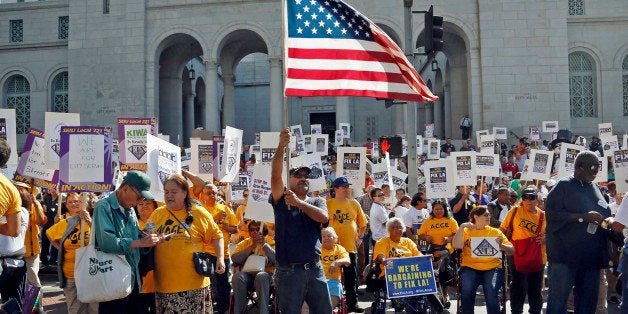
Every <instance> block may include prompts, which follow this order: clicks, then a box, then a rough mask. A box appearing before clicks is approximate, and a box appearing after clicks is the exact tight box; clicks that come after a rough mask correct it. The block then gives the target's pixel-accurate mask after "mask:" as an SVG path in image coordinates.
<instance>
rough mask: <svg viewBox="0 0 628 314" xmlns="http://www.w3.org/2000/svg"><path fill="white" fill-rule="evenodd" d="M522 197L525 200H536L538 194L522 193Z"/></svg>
mask: <svg viewBox="0 0 628 314" xmlns="http://www.w3.org/2000/svg"><path fill="white" fill-rule="evenodd" d="M521 199H522V200H524V201H534V200H535V199H536V195H522V196H521Z"/></svg>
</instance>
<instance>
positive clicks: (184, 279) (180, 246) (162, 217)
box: [150, 205, 223, 293]
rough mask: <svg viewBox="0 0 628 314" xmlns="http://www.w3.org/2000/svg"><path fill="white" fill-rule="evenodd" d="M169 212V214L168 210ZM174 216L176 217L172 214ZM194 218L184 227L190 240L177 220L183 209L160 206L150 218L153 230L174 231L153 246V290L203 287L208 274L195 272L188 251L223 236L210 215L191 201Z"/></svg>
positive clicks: (161, 231) (160, 231) (190, 251)
mask: <svg viewBox="0 0 628 314" xmlns="http://www.w3.org/2000/svg"><path fill="white" fill-rule="evenodd" d="M171 213H172V214H171ZM173 215H174V216H175V217H176V219H175V218H174V217H173ZM192 216H193V217H194V222H192V225H191V226H190V228H189V229H188V230H189V232H190V234H191V235H192V239H193V240H194V243H192V241H191V240H190V236H189V235H188V232H187V231H186V228H185V226H183V225H182V224H181V223H179V221H177V219H179V220H180V221H181V222H183V223H184V222H185V218H186V217H187V212H186V211H185V210H177V211H170V212H169V211H168V209H167V207H166V206H161V207H159V208H157V209H155V211H154V212H153V214H152V215H151V216H150V219H151V220H152V221H153V222H154V223H155V232H156V233H157V234H169V233H174V235H173V236H172V237H171V238H170V240H168V241H165V242H163V243H160V244H159V245H157V246H155V248H154V250H155V271H154V278H155V290H156V291H157V292H161V293H175V292H182V291H189V290H196V289H200V288H204V287H207V286H208V285H209V278H208V277H205V276H201V275H199V274H198V273H197V272H196V270H195V269H194V262H192V253H194V252H195V251H198V252H200V251H203V250H204V248H205V247H209V246H211V242H212V240H215V239H220V238H222V237H223V235H222V232H221V231H220V228H219V227H218V225H216V223H215V222H214V219H213V218H212V217H211V216H210V215H209V213H208V212H207V211H206V210H205V209H204V208H202V207H200V206H197V205H192Z"/></svg>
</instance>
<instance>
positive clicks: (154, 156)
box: [146, 134, 181, 202]
mask: <svg viewBox="0 0 628 314" xmlns="http://www.w3.org/2000/svg"><path fill="white" fill-rule="evenodd" d="M146 137H147V139H146V149H147V154H148V156H147V159H146V161H147V163H148V172H147V173H148V176H149V177H150V181H151V182H152V184H151V185H150V192H151V194H153V196H154V197H155V200H157V201H160V202H163V201H164V181H166V179H167V178H168V177H169V176H170V175H171V174H173V173H181V149H180V148H179V146H176V145H174V144H170V143H168V142H166V141H164V140H162V139H160V138H158V137H155V136H153V135H150V134H147V135H146Z"/></svg>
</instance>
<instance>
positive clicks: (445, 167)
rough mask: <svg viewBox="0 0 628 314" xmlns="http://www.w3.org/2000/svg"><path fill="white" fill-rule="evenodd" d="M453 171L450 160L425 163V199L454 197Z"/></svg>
mask: <svg viewBox="0 0 628 314" xmlns="http://www.w3.org/2000/svg"><path fill="white" fill-rule="evenodd" d="M454 169H455V168H454V165H453V163H452V162H451V159H441V160H428V161H426V162H425V166H424V170H425V171H424V172H425V178H426V179H425V193H426V196H427V198H442V197H445V198H446V197H454V196H455V194H456V184H455V182H454V176H455V170H454Z"/></svg>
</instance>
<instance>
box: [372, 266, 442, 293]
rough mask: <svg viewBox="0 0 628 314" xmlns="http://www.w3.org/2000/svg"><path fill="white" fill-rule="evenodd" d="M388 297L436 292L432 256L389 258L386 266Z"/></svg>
mask: <svg viewBox="0 0 628 314" xmlns="http://www.w3.org/2000/svg"><path fill="white" fill-rule="evenodd" d="M384 270H385V273H386V275H385V276H384V278H385V279H386V287H387V288H388V289H387V290H388V298H401V297H410V296H415V295H424V294H434V293H436V291H437V289H436V279H435V278H434V269H433V268H432V258H431V256H428V255H425V256H413V257H400V258H389V259H387V260H386V267H384Z"/></svg>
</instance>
